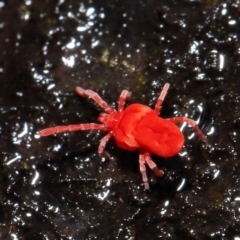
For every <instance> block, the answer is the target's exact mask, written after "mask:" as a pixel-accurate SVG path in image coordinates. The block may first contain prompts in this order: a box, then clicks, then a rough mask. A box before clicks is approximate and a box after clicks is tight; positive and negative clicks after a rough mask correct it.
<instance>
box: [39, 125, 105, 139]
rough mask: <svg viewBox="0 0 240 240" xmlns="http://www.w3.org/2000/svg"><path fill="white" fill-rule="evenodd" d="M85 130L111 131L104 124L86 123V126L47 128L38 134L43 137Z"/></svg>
mask: <svg viewBox="0 0 240 240" xmlns="http://www.w3.org/2000/svg"><path fill="white" fill-rule="evenodd" d="M84 130H109V129H108V128H107V127H106V126H105V125H103V124H97V123H86V124H75V125H68V126H55V127H50V128H45V129H43V130H41V131H39V132H38V134H39V135H40V136H41V137H45V136H49V135H53V134H56V133H63V132H73V131H84Z"/></svg>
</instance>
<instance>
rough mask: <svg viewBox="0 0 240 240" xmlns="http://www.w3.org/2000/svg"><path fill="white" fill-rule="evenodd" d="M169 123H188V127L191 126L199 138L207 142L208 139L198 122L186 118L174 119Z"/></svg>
mask: <svg viewBox="0 0 240 240" xmlns="http://www.w3.org/2000/svg"><path fill="white" fill-rule="evenodd" d="M169 121H171V122H174V123H184V122H186V123H187V124H188V125H190V126H191V127H192V128H193V130H194V131H195V133H196V134H197V135H198V137H199V138H200V139H201V140H202V141H204V142H205V141H206V139H207V137H206V136H205V135H204V134H203V133H202V131H201V130H200V129H199V127H198V125H197V123H196V121H194V120H192V119H190V118H186V117H174V118H170V119H169Z"/></svg>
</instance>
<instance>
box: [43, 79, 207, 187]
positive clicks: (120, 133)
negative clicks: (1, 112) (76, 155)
mask: <svg viewBox="0 0 240 240" xmlns="http://www.w3.org/2000/svg"><path fill="white" fill-rule="evenodd" d="M169 87H170V84H169V83H166V84H165V85H164V87H163V89H162V91H161V93H160V96H159V97H158V99H157V102H156V104H155V107H154V109H151V108H150V107H148V106H145V105H142V104H138V103H135V104H131V105H129V106H128V107H126V108H125V109H124V105H125V101H126V100H127V99H128V98H130V96H131V93H130V92H129V91H127V90H123V91H122V93H121V95H120V97H119V101H118V109H117V111H116V110H115V109H113V108H112V107H110V106H109V105H108V104H107V103H106V102H105V101H104V100H103V99H102V98H101V97H100V96H99V95H98V94H97V93H96V92H94V91H92V90H88V89H87V90H85V89H83V88H81V87H76V92H77V94H78V95H80V96H82V97H89V98H91V99H93V100H94V101H95V102H96V103H97V104H98V105H99V106H100V107H101V108H102V109H103V110H104V111H105V113H100V115H99V117H98V121H99V122H100V124H97V123H86V124H75V125H68V126H56V127H50V128H46V129H43V130H41V131H39V135H40V136H49V135H53V134H56V133H63V132H73V131H84V130H102V131H107V132H108V133H107V134H106V135H105V136H104V137H103V138H102V139H101V140H100V144H99V147H98V153H99V154H101V155H104V154H105V152H104V148H105V146H106V144H107V142H108V141H109V139H110V138H111V137H114V138H115V141H116V144H117V145H118V147H120V148H122V149H124V150H128V151H135V150H139V169H140V172H141V175H142V181H143V184H144V187H145V189H149V183H148V178H147V174H146V165H147V166H148V167H149V168H150V169H152V171H153V172H154V173H155V175H156V176H162V175H163V174H164V173H163V171H161V170H159V169H158V168H157V166H156V164H155V163H154V162H153V160H152V159H151V156H150V154H151V153H154V154H156V155H158V156H160V157H163V158H170V157H173V156H175V155H177V154H178V153H179V152H180V151H181V149H182V147H183V144H184V136H183V134H182V132H181V131H180V129H179V128H178V126H176V123H183V122H186V123H187V124H188V125H189V126H191V127H192V128H193V130H194V131H195V133H196V134H197V136H198V137H199V138H200V139H201V140H202V141H205V140H206V136H205V135H204V134H203V133H202V131H201V130H200V129H199V128H198V126H197V124H196V122H195V121H194V120H192V119H190V118H186V117H173V118H170V119H163V118H161V117H159V116H158V115H159V113H160V110H161V107H162V103H163V101H164V98H165V96H166V94H167V91H168V89H169Z"/></svg>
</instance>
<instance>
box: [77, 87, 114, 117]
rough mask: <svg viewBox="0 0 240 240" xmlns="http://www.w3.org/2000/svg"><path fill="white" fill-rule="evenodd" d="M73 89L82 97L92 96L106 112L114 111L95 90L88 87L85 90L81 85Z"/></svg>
mask: <svg viewBox="0 0 240 240" xmlns="http://www.w3.org/2000/svg"><path fill="white" fill-rule="evenodd" d="M75 91H76V93H77V94H78V95H80V96H82V97H90V98H92V99H93V100H94V101H95V102H96V103H97V104H98V105H99V106H100V107H101V108H103V109H104V110H105V111H106V112H108V113H112V112H116V111H115V109H113V108H111V107H110V106H109V105H108V104H107V103H106V102H105V101H104V100H103V99H102V98H101V97H100V96H99V95H98V94H97V93H96V92H94V91H92V90H89V89H87V90H85V89H83V88H81V87H76V89H75Z"/></svg>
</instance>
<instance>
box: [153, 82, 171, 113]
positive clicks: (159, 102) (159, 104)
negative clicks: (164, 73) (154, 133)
mask: <svg viewBox="0 0 240 240" xmlns="http://www.w3.org/2000/svg"><path fill="white" fill-rule="evenodd" d="M169 87H170V84H169V83H165V85H164V86H163V89H162V91H161V93H160V96H159V97H158V99H157V102H156V104H155V109H154V111H155V112H156V114H157V115H159V113H160V110H161V107H162V103H163V101H164V98H165V97H166V95H167V91H168V89H169Z"/></svg>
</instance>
